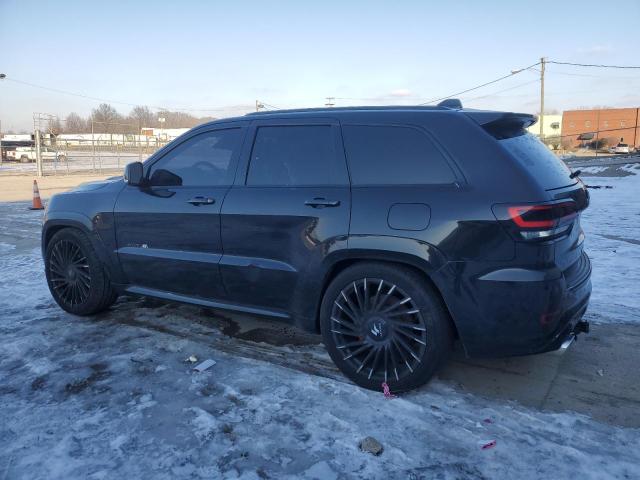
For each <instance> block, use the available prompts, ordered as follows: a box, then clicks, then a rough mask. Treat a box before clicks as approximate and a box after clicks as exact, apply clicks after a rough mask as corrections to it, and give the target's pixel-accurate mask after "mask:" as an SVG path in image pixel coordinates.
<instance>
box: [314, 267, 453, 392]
mask: <svg viewBox="0 0 640 480" xmlns="http://www.w3.org/2000/svg"><path fill="white" fill-rule="evenodd" d="M320 315H321V317H320V322H321V330H322V336H323V341H324V344H325V346H326V347H327V350H328V352H329V355H330V356H331V358H332V359H333V361H334V362H335V364H336V365H337V366H338V368H339V369H340V370H341V371H342V372H343V373H344V374H345V375H346V376H347V377H348V378H350V379H351V380H352V381H354V382H355V383H357V384H358V385H360V386H362V387H365V388H368V389H371V390H381V389H382V384H383V383H386V384H387V385H388V386H389V387H390V389H391V391H394V392H402V391H406V390H411V389H413V388H417V387H419V386H420V385H423V384H424V383H426V382H427V381H428V380H429V379H430V378H431V377H432V375H433V374H434V373H435V372H436V370H437V369H438V368H439V367H440V366H441V365H442V364H443V362H444V361H445V360H446V358H447V357H448V355H449V353H450V351H451V349H452V342H453V332H452V326H451V321H450V318H449V315H448V313H447V312H446V311H445V309H444V306H443V305H442V302H441V300H440V298H439V296H438V294H437V293H436V291H435V290H434V288H433V287H432V286H431V285H430V283H429V282H428V281H427V280H426V279H425V278H424V276H423V275H421V274H419V273H418V272H416V271H414V270H412V269H409V268H407V267H404V266H401V265H395V264H386V263H361V264H356V265H354V266H352V267H349V268H347V269H346V270H344V271H342V272H341V273H340V274H339V275H338V276H337V277H336V278H335V279H334V280H333V281H332V282H331V284H330V285H329V287H328V288H327V290H326V293H325V296H324V298H323V302H322V307H321V313H320Z"/></svg>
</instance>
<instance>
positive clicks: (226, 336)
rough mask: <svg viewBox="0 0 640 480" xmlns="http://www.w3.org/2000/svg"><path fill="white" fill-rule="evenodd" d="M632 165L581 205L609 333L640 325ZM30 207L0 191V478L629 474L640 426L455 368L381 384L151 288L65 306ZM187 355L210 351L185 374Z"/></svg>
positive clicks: (594, 306) (592, 315) (319, 351)
mask: <svg viewBox="0 0 640 480" xmlns="http://www.w3.org/2000/svg"><path fill="white" fill-rule="evenodd" d="M630 170H632V174H631V175H629V176H626V177H585V178H584V180H585V182H586V183H587V184H589V185H592V186H601V187H602V188H600V189H591V190H590V192H591V195H592V205H591V208H590V209H589V210H588V211H587V212H586V213H585V214H584V217H583V227H584V229H585V232H586V235H587V245H586V248H587V251H588V252H589V254H590V256H591V257H592V262H593V267H594V273H593V287H594V293H593V300H592V303H591V307H590V310H589V313H588V317H589V319H590V320H591V321H593V322H597V323H599V325H601V327H600V328H602V329H603V330H604V331H606V330H605V329H606V328H608V327H614V326H617V325H620V324H622V323H625V324H626V327H625V328H631V329H635V328H636V327H639V328H638V329H635V330H632V331H634V332H635V333H636V335H637V337H636V338H638V339H640V298H639V297H640V295H638V293H639V292H638V285H639V284H640V283H639V280H640V278H639V277H640V268H639V266H640V227H639V226H638V221H637V220H638V215H639V214H640V202H639V201H638V198H637V193H636V192H638V191H639V189H640V175H634V174H633V171H635V170H634V169H633V168H630ZM637 171H638V172H640V170H637ZM587 174H589V173H588V172H585V175H587ZM606 186H612V187H613V188H611V189H607V188H605V187H606ZM39 222H40V214H39V213H37V212H35V213H34V212H27V211H26V210H25V204H22V203H14V204H6V203H5V204H0V413H1V415H0V480H5V479H86V478H94V479H102V478H109V479H110V478H118V479H120V478H153V479H164V478H167V479H168V478H190V479H191V478H308V479H314V478H317V479H332V478H367V479H369V478H411V479H417V478H428V479H432V478H436V479H502V478H504V479H512V478H516V477H518V478H522V479H529V478H531V479H534V478H542V477H547V478H554V479H557V478H574V477H575V478H581V479H582V478H584V479H603V478H621V479H622V478H627V479H631V478H639V477H640V447H639V446H638V445H639V444H640V430H639V429H634V428H622V427H620V426H617V425H613V424H606V423H600V422H598V421H595V420H593V419H592V418H589V417H588V416H585V415H581V414H577V413H575V412H571V411H568V412H564V413H550V412H548V411H542V410H538V409H534V408H526V407H524V406H521V405H520V404H518V403H514V402H508V401H506V400H504V399H503V400H500V399H496V398H493V399H489V398H486V397H483V396H480V395H476V394H474V393H469V392H467V391H464V390H461V389H460V388H458V385H456V384H455V382H451V381H448V380H438V379H436V380H434V381H433V382H431V383H430V384H429V385H427V386H426V387H424V388H422V389H420V390H419V391H417V392H413V393H411V394H407V395H403V396H402V397H401V398H394V399H386V398H384V397H383V395H382V394H381V393H377V392H369V391H366V390H362V389H360V388H357V387H355V386H353V385H351V384H350V383H348V382H347V381H346V380H344V379H343V377H342V376H341V375H340V374H339V373H338V372H337V371H336V370H335V368H333V367H332V365H331V363H330V361H329V359H328V356H327V355H326V354H325V353H324V350H323V348H322V346H321V345H319V344H318V339H317V337H315V336H312V335H301V334H296V333H292V332H291V331H290V329H288V328H286V327H281V331H279V332H278V330H277V329H276V330H273V329H272V330H270V332H271V333H270V334H266V333H264V332H262V335H258V334H257V333H256V332H260V328H257V329H256V328H255V324H259V323H258V321H257V320H256V319H255V318H253V319H252V318H249V317H246V318H244V319H237V318H235V317H233V316H227V315H226V314H224V313H221V312H220V313H218V312H211V311H204V310H202V309H199V308H195V307H190V306H177V305H166V304H161V303H158V302H155V301H150V300H144V299H138V300H132V299H129V300H127V299H124V300H122V301H120V302H119V303H118V304H117V305H116V306H115V308H113V309H112V310H111V311H110V312H107V313H105V314H103V315H100V316H98V317H96V318H91V319H88V318H77V317H72V316H70V315H67V314H64V313H62V312H61V310H60V309H59V308H57V307H56V305H55V304H54V303H53V300H52V299H51V297H50V295H49V293H48V291H47V288H46V284H45V281H44V277H43V274H42V264H41V260H40V252H39V249H38V238H37V236H38V229H39ZM238 330H240V331H238ZM243 332H245V333H243ZM252 332H253V333H252ZM274 332H276V334H274ZM278 333H279V334H278ZM254 340H261V341H262V342H263V343H255V342H254ZM588 346H589V344H588V343H587V344H585V342H578V344H577V345H576V346H574V347H572V348H583V349H584V348H586V347H588ZM191 355H195V356H197V357H198V359H206V358H211V359H213V360H215V361H216V362H217V363H216V364H215V365H214V366H213V367H212V368H210V369H209V370H207V371H205V372H203V373H195V372H193V371H192V366H191V365H190V364H188V363H186V362H185V359H186V358H187V357H189V356H191ZM540 357H544V356H540ZM594 376H595V380H594V383H595V382H596V381H597V379H598V376H597V375H595V373H594ZM485 378H487V379H488V378H489V377H485ZM605 378H606V377H605ZM630 378H632V377H630ZM487 381H488V380H487ZM619 388H620V389H621V391H622V392H624V389H625V388H626V389H631V388H637V386H634V385H626V386H625V385H622V386H620V387H619ZM601 408H603V409H606V408H616V401H614V400H611V402H609V403H608V404H602V405H601ZM636 411H640V404H638V410H636ZM366 436H373V437H375V438H377V439H378V440H379V441H380V442H381V443H382V444H383V446H384V452H383V453H382V454H381V455H380V456H379V457H374V456H372V455H370V454H367V453H363V452H360V451H359V449H358V442H359V441H360V440H361V439H363V438H364V437H366ZM493 440H495V441H496V445H495V447H493V448H490V449H482V448H481V447H482V446H483V445H485V444H487V443H489V442H490V441H493Z"/></svg>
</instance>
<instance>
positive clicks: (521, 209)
mask: <svg viewBox="0 0 640 480" xmlns="http://www.w3.org/2000/svg"><path fill="white" fill-rule="evenodd" d="M552 210H553V207H552V206H551V205H524V206H516V207H508V209H507V211H508V212H509V218H511V220H513V221H514V222H515V223H516V225H518V226H519V227H520V228H552V227H553V225H554V223H555V222H554V220H553V218H547V217H551V214H552Z"/></svg>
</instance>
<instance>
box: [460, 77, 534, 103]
mask: <svg viewBox="0 0 640 480" xmlns="http://www.w3.org/2000/svg"><path fill="white" fill-rule="evenodd" d="M539 81H540V80H539V79H537V78H536V79H535V80H529V81H528V82H524V83H520V84H518V85H515V86H513V87H509V88H504V89H502V90H498V91H497V92H493V93H488V94H487V95H481V96H479V97H473V98H465V99H464V101H465V102H473V101H475V100H479V99H481V98H487V97H493V96H495V95H498V94H499V93H503V92H508V91H509V90H515V89H516V88H520V87H524V86H526V85H531V84H532V83H538V82H539Z"/></svg>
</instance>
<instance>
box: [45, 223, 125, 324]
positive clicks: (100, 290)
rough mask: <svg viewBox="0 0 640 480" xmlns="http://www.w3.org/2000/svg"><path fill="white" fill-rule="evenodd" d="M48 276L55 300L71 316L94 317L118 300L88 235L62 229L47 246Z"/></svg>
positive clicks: (73, 229)
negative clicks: (71, 314)
mask: <svg viewBox="0 0 640 480" xmlns="http://www.w3.org/2000/svg"><path fill="white" fill-rule="evenodd" d="M45 274H46V277H47V283H48V285H49V291H50V292H51V295H52V296H53V298H54V300H55V301H56V302H57V303H58V305H60V307H62V308H63V309H64V310H66V311H67V312H69V313H73V314H75V315H93V314H94V313H98V312H100V311H102V310H105V309H106V308H108V307H109V306H110V305H111V304H113V303H114V302H115V301H116V299H117V298H118V294H117V292H116V291H115V290H114V289H113V288H112V286H111V282H110V279H109V276H108V275H107V272H106V269H105V266H104V265H103V263H102V262H101V261H100V258H99V257H98V255H97V254H96V252H95V250H94V248H93V245H92V244H91V241H90V240H89V238H88V237H87V235H86V234H85V233H84V232H82V231H80V230H78V229H75V228H63V229H62V230H59V231H58V232H56V233H55V234H54V235H53V237H52V238H51V240H49V242H48V243H47V248H46V252H45Z"/></svg>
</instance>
